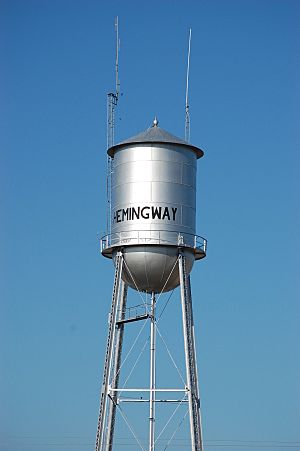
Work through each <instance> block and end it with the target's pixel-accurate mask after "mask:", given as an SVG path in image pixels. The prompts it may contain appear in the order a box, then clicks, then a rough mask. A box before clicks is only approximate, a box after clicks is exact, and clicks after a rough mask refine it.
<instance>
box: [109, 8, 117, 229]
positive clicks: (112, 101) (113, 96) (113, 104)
mask: <svg viewBox="0 0 300 451" xmlns="http://www.w3.org/2000/svg"><path fill="white" fill-rule="evenodd" d="M115 32H116V64H115V74H116V86H115V89H116V90H115V92H109V93H108V94H107V148H108V149H109V148H110V147H112V146H113V145H114V143H115V111H116V108H117V105H118V100H119V95H120V80H119V51H120V38H119V17H118V16H117V17H116V19H115ZM112 172H113V160H112V158H111V157H110V156H109V155H107V176H106V195H107V212H106V230H107V233H108V234H110V232H111V230H110V224H111V220H110V219H111V175H112Z"/></svg>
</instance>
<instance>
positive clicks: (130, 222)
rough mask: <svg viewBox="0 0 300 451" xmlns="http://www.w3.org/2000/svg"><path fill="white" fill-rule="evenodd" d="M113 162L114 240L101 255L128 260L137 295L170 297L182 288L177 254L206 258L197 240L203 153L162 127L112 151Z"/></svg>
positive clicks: (128, 277) (127, 276)
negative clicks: (198, 173)
mask: <svg viewBox="0 0 300 451" xmlns="http://www.w3.org/2000/svg"><path fill="white" fill-rule="evenodd" d="M108 154H109V156H110V157H111V158H112V168H113V169H112V179H111V213H110V214H111V218H110V220H111V234H110V235H106V236H105V237H103V238H102V240H101V250H102V254H103V255H104V256H106V257H108V258H113V259H114V257H115V255H116V253H117V251H118V250H120V249H121V250H122V252H123V255H124V262H125V268H124V271H123V280H124V282H125V283H127V284H128V285H129V286H131V287H132V288H134V289H137V290H140V291H146V292H155V293H158V292H166V291H169V290H171V289H173V288H176V287H177V286H178V285H179V273H178V264H177V259H178V254H179V251H180V252H183V253H184V255H185V256H186V257H187V259H186V266H187V271H188V273H189V272H190V271H191V269H192V266H193V263H194V260H195V259H196V260H197V259H200V258H203V257H205V252H206V249H205V248H206V241H205V240H204V239H203V238H202V237H199V236H197V235H196V234H195V227H196V170H197V159H198V158H201V157H202V156H203V151H202V150H201V149H199V148H198V147H195V146H193V145H191V144H189V143H187V142H186V141H183V140H182V139H180V138H177V137H175V136H173V135H171V134H170V133H168V132H167V131H165V130H163V129H161V128H160V127H159V126H158V121H157V120H156V119H155V120H154V122H153V126H152V127H150V128H149V129H147V130H146V131H144V132H142V133H140V134H138V135H137V136H134V137H133V138H130V139H127V140H126V141H123V142H121V143H119V144H116V145H114V146H112V147H111V148H110V149H108Z"/></svg>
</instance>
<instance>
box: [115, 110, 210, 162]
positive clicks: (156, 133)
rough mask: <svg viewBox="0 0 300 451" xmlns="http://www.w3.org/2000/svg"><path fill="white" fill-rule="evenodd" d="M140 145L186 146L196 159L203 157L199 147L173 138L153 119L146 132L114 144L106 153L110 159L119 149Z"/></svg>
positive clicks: (175, 137)
mask: <svg viewBox="0 0 300 451" xmlns="http://www.w3.org/2000/svg"><path fill="white" fill-rule="evenodd" d="M141 143H143V144H147V143H158V144H175V145H177V146H178V145H180V146H186V147H188V148H189V149H190V150H192V151H194V152H195V153H196V155H197V158H201V157H202V156H203V155H204V152H203V150H201V149H200V148H199V147H196V146H193V145H192V144H190V143H188V142H187V141H184V140H183V139H181V138H178V137H177V136H174V135H172V134H171V133H169V132H167V131H166V130H164V129H163V128H160V127H159V126H158V121H157V119H156V118H155V119H154V121H153V125H152V126H151V127H150V128H147V130H145V131H143V132H141V133H139V134H138V135H135V136H133V137H132V138H129V139H126V140H125V141H122V142H120V143H118V144H115V145H114V146H112V147H110V148H109V149H108V151H107V153H108V155H109V156H110V157H113V156H114V154H115V151H116V150H117V149H119V148H120V147H126V146H128V145H130V144H141Z"/></svg>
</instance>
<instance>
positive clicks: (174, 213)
mask: <svg viewBox="0 0 300 451" xmlns="http://www.w3.org/2000/svg"><path fill="white" fill-rule="evenodd" d="M176 212H177V208H173V207H172V213H173V221H175V216H176Z"/></svg>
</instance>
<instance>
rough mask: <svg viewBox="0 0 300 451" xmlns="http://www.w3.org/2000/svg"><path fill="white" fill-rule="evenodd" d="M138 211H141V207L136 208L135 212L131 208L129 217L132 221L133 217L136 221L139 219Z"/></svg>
mask: <svg viewBox="0 0 300 451" xmlns="http://www.w3.org/2000/svg"><path fill="white" fill-rule="evenodd" d="M140 209H141V207H138V208H137V210H136V209H135V208H134V207H132V215H131V216H132V218H131V219H132V220H133V219H134V215H135V217H136V219H140Z"/></svg>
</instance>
